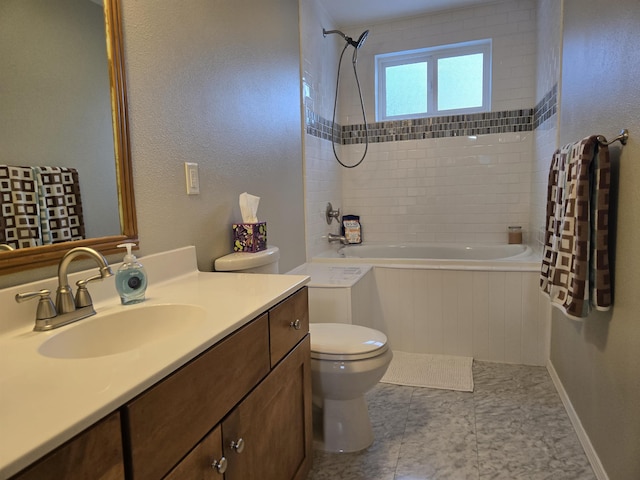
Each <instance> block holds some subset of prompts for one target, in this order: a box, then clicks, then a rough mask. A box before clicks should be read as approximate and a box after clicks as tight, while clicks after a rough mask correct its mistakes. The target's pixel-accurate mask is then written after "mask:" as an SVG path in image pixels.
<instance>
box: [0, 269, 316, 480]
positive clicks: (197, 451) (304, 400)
mask: <svg viewBox="0 0 640 480" xmlns="http://www.w3.org/2000/svg"><path fill="white" fill-rule="evenodd" d="M174 265H175V263H174ZM145 267H146V268H147V270H148V271H149V274H150V278H153V277H152V273H153V272H154V267H153V265H151V266H149V265H147V264H145ZM179 282H180V283H179V284H174V283H173V282H168V283H166V284H163V285H160V286H157V287H156V289H155V290H153V288H152V286H153V283H151V286H150V295H149V300H148V302H146V303H151V304H152V305H154V302H155V301H157V302H159V303H155V305H156V306H157V307H158V308H162V307H163V306H164V305H169V304H171V305H176V304H178V302H180V303H183V304H190V305H194V304H197V305H200V306H202V307H203V308H204V309H205V310H206V311H207V312H209V313H208V314H207V316H206V317H205V318H204V319H202V321H201V322H200V323H198V322H195V323H194V326H193V327H190V328H189V331H179V332H178V333H177V334H172V335H171V336H170V337H168V338H160V339H158V340H155V341H153V342H150V343H149V344H148V345H142V346H141V347H140V348H134V349H132V350H127V351H125V352H117V353H115V354H113V355H104V356H101V357H91V358H46V359H45V360H44V361H42V359H41V358H26V359H25V361H26V362H27V363H31V366H35V365H36V364H38V365H39V366H40V367H41V369H42V370H43V371H44V373H45V375H49V374H51V373H52V372H53V370H52V369H54V370H55V369H58V368H59V369H60V370H55V371H57V373H58V375H59V378H58V379H57V380H59V381H60V383H61V384H62V385H67V386H69V385H70V384H69V383H68V382H69V378H71V377H75V378H76V381H75V382H74V387H73V388H74V390H73V391H70V392H68V394H69V395H70V397H69V398H64V388H55V389H54V390H53V391H52V392H51V395H49V398H48V397H47V395H46V394H45V391H44V390H43V391H42V392H41V393H42V396H41V397H40V398H39V400H40V401H41V403H42V405H43V406H47V407H46V408H48V406H51V407H52V408H54V409H55V407H56V406H60V407H61V412H60V415H61V416H62V417H67V420H66V422H65V419H64V418H58V419H52V420H51V421H48V420H47V418H48V416H51V417H56V412H55V411H54V410H48V415H45V414H42V413H41V412H34V415H33V416H31V417H32V418H29V416H28V409H29V408H30V405H29V404H30V403H31V402H32V400H30V397H31V394H35V392H34V391H29V392H25V395H24V397H23V398H24V400H25V402H26V403H27V405H24V406H23V408H20V409H18V411H17V412H16V414H17V415H18V416H22V418H21V420H19V419H11V417H12V416H11V415H9V414H8V413H5V414H3V416H2V417H0V421H1V422H2V425H3V437H4V438H5V440H3V443H4V441H6V439H11V436H12V435H13V434H15V438H16V440H17V443H18V445H17V446H12V447H11V448H9V449H8V450H9V452H5V453H3V454H2V455H3V458H2V462H3V463H2V464H0V467H2V468H3V470H0V472H2V473H0V478H11V479H12V480H27V479H29V480H30V479H38V480H43V479H44V480H46V479H54V478H55V479H60V478H65V479H76V478H78V479H80V478H96V479H103V480H111V479H135V480H138V479H143V480H144V479H160V478H167V479H171V480H176V479H185V478H225V479H227V480H234V479H253V478H256V479H258V478H259V479H273V480H287V479H299V480H302V479H304V478H306V476H307V474H308V472H309V470H310V468H311V441H312V432H311V372H310V353H309V349H310V341H309V334H308V332H309V315H308V293H307V287H306V286H305V284H306V283H307V282H308V277H303V276H288V275H286V276H285V275H250V274H224V273H201V272H190V273H188V274H187V275H186V276H182V277H180V279H179ZM234 292H235V293H234ZM160 301H161V302H160ZM216 304H217V309H216V308H215V307H216ZM258 305H260V306H258ZM145 306H146V307H147V308H148V307H149V305H144V304H143V305H142V306H140V307H129V308H139V309H140V312H141V314H146V311H145V310H144V309H145ZM100 307H101V306H100V305H99V304H98V305H96V310H98V312H99V314H98V315H97V316H96V318H95V320H96V321H99V320H100ZM125 308H127V307H122V306H115V307H102V309H103V310H105V309H106V310H113V309H115V310H117V311H119V310H122V309H125ZM154 308H155V307H154ZM147 311H148V310H147ZM107 318H108V317H107ZM114 318H115V317H114ZM83 321H84V320H83ZM89 321H94V320H89ZM81 322H82V321H81ZM81 322H78V323H79V324H80V323H81ZM63 328H64V327H63ZM70 328H74V327H70ZM37 335H47V336H53V335H56V333H55V332H53V333H51V334H49V333H45V334H43V333H34V332H29V333H24V332H20V333H17V334H13V333H10V334H9V336H10V337H12V338H10V339H9V340H7V338H6V337H7V335H6V334H5V335H3V338H2V339H1V341H2V343H3V345H2V346H5V345H11V346H12V348H14V352H9V353H15V348H16V347H15V344H16V342H18V343H22V347H26V348H29V346H35V345H40V346H41V344H42V342H43V339H42V337H40V338H39V337H37ZM45 341H46V339H45ZM30 342H31V343H30ZM38 342H39V343H38ZM30 350H33V349H32V348H31V349H30ZM36 350H37V349H36ZM37 355H39V357H42V354H37ZM108 357H111V359H110V360H109V358H108ZM5 359H6V357H5V355H3V358H2V360H5ZM82 364H84V366H82ZM69 370H71V371H70V372H69ZM17 373H18V374H19V373H24V372H17ZM83 375H87V376H86V377H82V376H83ZM78 376H80V378H78ZM91 376H93V379H91V378H90V377H91ZM96 377H102V378H96ZM48 378H51V377H48ZM27 379H28V380H29V379H30V378H29V377H28V378H27ZM83 379H85V380H86V382H85V384H84V385H82V383H83V382H82V381H83ZM3 380H5V378H3ZM12 381H13V379H12V378H7V379H6V384H10V383H11V382H12ZM51 383H52V382H46V381H45V385H44V386H43V387H40V388H43V389H46V387H47V386H48V384H51ZM18 384H19V382H17V381H16V383H15V385H16V386H17V385H18ZM28 388H31V389H37V388H38V387H37V386H30V387H28ZM83 391H84V398H79V397H78V396H77V395H80V394H81V393H80V392H83ZM20 396H21V397H22V395H20ZM65 401H68V402H69V403H70V404H71V406H72V408H66V407H65V408H62V403H64V402H65ZM2 403H3V405H2V407H5V406H11V405H8V404H6V403H7V402H2ZM8 403H9V404H10V403H11V400H9V401H8ZM86 404H89V406H87V405H86ZM15 405H17V402H15V403H14V406H15ZM86 411H90V412H91V413H90V414H89V415H87V414H85V412H86ZM72 412H78V413H77V415H76V416H75V417H74V416H73V414H72ZM23 415H24V416H23ZM34 417H35V418H34ZM39 421H41V422H43V425H38V422H39ZM20 424H22V425H24V426H25V428H26V430H27V437H25V433H24V432H22V431H19V428H18V427H19V425H20ZM65 424H69V425H72V426H71V427H69V428H65ZM40 427H43V428H40ZM28 435H32V436H33V437H34V438H33V439H32V441H33V445H29V444H28V443H27V442H25V441H24V440H23V439H24V438H28ZM22 443H23V444H22ZM7 446H8V445H7ZM276 446H277V448H276ZM4 447H5V445H3V448H4ZM10 455H12V456H13V458H10V457H9V456H10ZM5 456H6V458H5ZM24 467H26V468H24ZM16 472H18V473H16Z"/></svg>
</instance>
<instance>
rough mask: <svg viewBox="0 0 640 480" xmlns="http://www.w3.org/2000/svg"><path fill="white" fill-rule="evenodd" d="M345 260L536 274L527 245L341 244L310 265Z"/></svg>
mask: <svg viewBox="0 0 640 480" xmlns="http://www.w3.org/2000/svg"><path fill="white" fill-rule="evenodd" d="M342 259H344V260H345V261H348V262H349V263H367V264H374V265H395V266H396V267H397V268H402V266H403V265H404V266H409V267H410V268H433V269H443V268H444V269H446V268H451V269H461V270H483V269H487V270H505V271H512V270H518V271H532V272H533V271H539V269H540V261H541V259H540V257H539V256H537V255H535V254H534V253H533V251H532V250H531V248H529V247H528V246H527V245H467V244H460V245H456V244H453V245H452V244H437V243H406V244H393V245H392V244H389V245H381V244H366V243H364V244H361V245H345V246H342V247H339V248H338V249H337V250H330V251H327V252H324V253H322V254H320V255H318V256H317V257H314V258H313V261H314V262H335V261H336V260H337V261H342Z"/></svg>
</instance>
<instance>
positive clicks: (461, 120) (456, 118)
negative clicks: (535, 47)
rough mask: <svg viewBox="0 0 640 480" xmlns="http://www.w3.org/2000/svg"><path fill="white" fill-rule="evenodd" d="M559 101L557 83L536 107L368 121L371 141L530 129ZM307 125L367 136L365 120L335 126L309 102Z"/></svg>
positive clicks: (355, 137) (323, 134)
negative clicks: (316, 111) (312, 107)
mask: <svg viewBox="0 0 640 480" xmlns="http://www.w3.org/2000/svg"><path fill="white" fill-rule="evenodd" d="M557 102H558V85H557V84H556V85H554V86H553V87H552V89H551V90H550V91H549V92H548V93H547V94H546V95H545V96H544V98H543V99H542V100H541V101H540V102H538V104H537V105H536V106H535V108H525V109H521V110H503V111H499V112H485V113H475V114H470V115H447V116H442V117H428V118H416V119H411V120H396V121H388V122H375V123H370V124H369V125H368V127H369V128H368V132H369V142H370V143H382V142H397V141H402V140H423V139H428V138H445V137H458V136H471V135H488V134H492V133H511V132H528V131H532V130H535V129H536V128H538V127H539V126H540V125H541V124H542V123H544V122H545V121H546V120H548V119H549V118H551V117H552V116H553V115H555V113H556V111H557ZM305 127H306V132H307V133H308V134H309V135H313V136H315V137H318V138H323V139H325V140H331V141H333V142H335V143H339V144H342V145H353V144H358V143H364V142H365V138H366V137H365V126H364V124H354V125H345V126H341V125H339V124H336V126H335V128H334V129H333V130H332V128H331V120H327V119H325V118H323V117H322V116H320V115H318V114H317V113H315V112H313V111H312V110H311V109H310V108H309V107H307V106H305Z"/></svg>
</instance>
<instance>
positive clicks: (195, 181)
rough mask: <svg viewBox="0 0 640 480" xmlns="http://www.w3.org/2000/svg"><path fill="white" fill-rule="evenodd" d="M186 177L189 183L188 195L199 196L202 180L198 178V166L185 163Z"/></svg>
mask: <svg viewBox="0 0 640 480" xmlns="http://www.w3.org/2000/svg"><path fill="white" fill-rule="evenodd" d="M184 176H185V179H186V181H187V195H199V194H200V179H199V178H198V164H197V163H190V162H184Z"/></svg>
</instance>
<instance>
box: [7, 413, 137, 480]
mask: <svg viewBox="0 0 640 480" xmlns="http://www.w3.org/2000/svg"><path fill="white" fill-rule="evenodd" d="M89 478H90V479H92V480H93V479H95V480H123V479H124V478H125V476H124V463H123V460H122V435H121V433H120V415H119V413H118V412H115V413H113V414H111V415H109V416H108V417H106V418H104V419H103V420H101V421H99V422H98V423H96V424H95V425H93V426H91V427H90V428H88V429H87V430H85V431H84V432H82V433H80V434H79V435H77V436H76V437H74V438H72V439H71V440H69V441H68V442H67V443H65V444H64V445H62V446H60V447H59V448H57V449H56V450H54V451H53V452H51V453H50V454H49V455H47V456H45V457H44V458H43V459H41V460H39V461H38V462H36V463H35V464H33V465H31V466H30V467H27V469H25V470H23V471H22V472H21V473H19V474H17V475H16V476H14V477H12V480H60V479H65V480H86V479H89Z"/></svg>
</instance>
